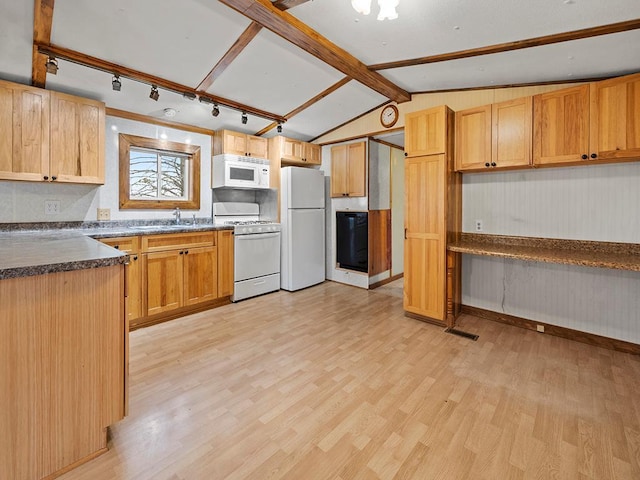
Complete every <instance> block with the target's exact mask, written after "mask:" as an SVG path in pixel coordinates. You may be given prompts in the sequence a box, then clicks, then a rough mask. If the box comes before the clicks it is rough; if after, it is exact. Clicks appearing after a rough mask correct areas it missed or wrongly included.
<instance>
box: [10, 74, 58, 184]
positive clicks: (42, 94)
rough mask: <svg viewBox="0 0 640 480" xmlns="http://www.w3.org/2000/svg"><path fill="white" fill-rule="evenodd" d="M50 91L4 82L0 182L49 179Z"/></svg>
mask: <svg viewBox="0 0 640 480" xmlns="http://www.w3.org/2000/svg"><path fill="white" fill-rule="evenodd" d="M49 108H50V95H49V92H48V91H46V90H41V89H37V88H31V87H26V86H23V85H17V84H13V83H10V82H3V81H0V178H1V179H4V180H30V181H42V180H44V177H45V176H48V175H49Z"/></svg>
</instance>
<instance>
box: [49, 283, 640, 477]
mask: <svg viewBox="0 0 640 480" xmlns="http://www.w3.org/2000/svg"><path fill="white" fill-rule="evenodd" d="M401 286H402V282H401V281H399V282H392V283H390V284H387V285H384V286H382V287H379V288H377V289H375V290H372V291H366V290H362V289H358V288H353V287H349V286H345V285H340V284H337V283H333V282H325V283H323V284H321V285H319V286H316V287H312V288H309V289H305V290H301V291H298V292H294V293H289V292H284V291H281V292H276V293H272V294H269V295H265V296H261V297H257V298H253V299H249V300H245V301H242V302H239V303H237V304H230V305H225V306H222V307H220V308H216V309H214V310H211V311H208V312H201V313H197V314H194V315H191V316H189V317H185V318H182V319H177V320H174V321H171V322H166V323H163V324H159V325H155V326H152V327H148V328H145V329H140V330H137V331H135V332H133V333H132V334H131V336H130V345H131V354H130V392H129V399H130V408H129V416H128V417H127V418H126V419H124V420H123V421H121V422H120V423H118V424H116V425H114V426H113V427H112V428H111V441H110V450H109V451H108V452H107V453H106V454H104V455H102V456H101V457H98V458H97V459H95V460H93V461H91V462H89V463H87V464H85V465H82V466H80V467H79V468H77V469H76V470H73V471H71V472H69V473H67V474H66V475H64V476H63V477H61V478H62V479H63V480H85V479H87V480H113V479H117V480H129V479H131V480H200V479H206V480H209V479H213V480H227V479H234V480H245V479H246V480H316V479H317V480H324V479H327V480H329V479H331V480H409V479H415V480H423V479H429V480H432V479H443V480H458V479H459V480H465V479H473V480H476V479H478V480H483V479H487V480H495V479H498V478H499V479H501V480H502V479H513V480H528V479H535V480H546V479H555V478H557V479H562V480H565V479H568V480H573V479H576V480H593V479H598V480H602V479H607V480H609V479H611V480H629V479H635V478H640V396H639V395H638V392H639V391H640V358H639V357H637V356H632V355H629V354H624V353H620V352H614V351H609V350H603V349H600V348H597V347H592V346H589V345H585V344H580V343H576V342H571V341H569V340H566V339H562V338H557V337H551V336H547V335H541V334H538V333H536V332H532V331H529V330H524V329H519V328H516V327H511V326H508V325H503V324H498V323H493V322H490V321H487V320H481V319H478V318H475V317H472V316H470V315H463V316H461V318H460V321H459V328H460V329H462V330H465V331H468V332H472V333H475V334H478V335H479V339H478V341H476V342H473V341H470V340H468V339H465V338H461V337H457V336H455V335H449V334H446V333H444V331H443V329H442V328H439V327H437V326H435V325H431V324H427V323H423V322H420V321H417V320H415V319H412V318H408V317H405V316H404V313H403V311H402V288H401Z"/></svg>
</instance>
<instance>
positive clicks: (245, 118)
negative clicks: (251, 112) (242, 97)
mask: <svg viewBox="0 0 640 480" xmlns="http://www.w3.org/2000/svg"><path fill="white" fill-rule="evenodd" d="M247 120H249V118H248V117H247V112H242V124H243V125H246V124H247Z"/></svg>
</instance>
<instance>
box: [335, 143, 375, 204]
mask: <svg viewBox="0 0 640 480" xmlns="http://www.w3.org/2000/svg"><path fill="white" fill-rule="evenodd" d="M366 152H367V149H366V143H365V142H358V143H350V144H347V145H336V146H334V147H331V196H332V197H364V196H365V195H366Z"/></svg>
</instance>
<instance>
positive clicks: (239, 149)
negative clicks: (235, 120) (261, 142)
mask: <svg viewBox="0 0 640 480" xmlns="http://www.w3.org/2000/svg"><path fill="white" fill-rule="evenodd" d="M222 138H223V140H222V142H223V147H222V149H223V153H232V154H234V155H242V156H243V157H244V156H245V155H247V153H249V151H248V150H247V135H246V134H244V133H240V132H232V131H231V130H223V131H222Z"/></svg>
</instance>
